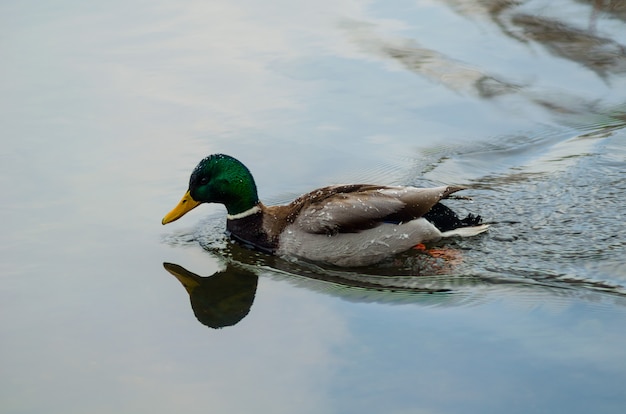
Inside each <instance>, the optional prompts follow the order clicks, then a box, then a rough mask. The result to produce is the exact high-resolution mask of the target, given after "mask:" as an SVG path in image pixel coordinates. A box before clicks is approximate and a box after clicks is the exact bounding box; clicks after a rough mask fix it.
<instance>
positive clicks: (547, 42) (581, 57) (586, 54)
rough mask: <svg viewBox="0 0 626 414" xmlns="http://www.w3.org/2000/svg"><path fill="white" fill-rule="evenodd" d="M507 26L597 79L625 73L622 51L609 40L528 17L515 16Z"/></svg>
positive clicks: (624, 58) (625, 66)
mask: <svg viewBox="0 0 626 414" xmlns="http://www.w3.org/2000/svg"><path fill="white" fill-rule="evenodd" d="M511 22H512V24H514V25H515V26H517V27H518V28H519V29H521V30H522V36H523V37H525V38H527V39H529V40H533V41H535V42H538V43H541V44H542V45H543V46H544V47H545V48H546V49H548V50H549V51H550V52H551V53H552V54H554V55H556V56H559V57H562V58H566V59H569V60H572V61H575V62H578V63H580V64H582V65H584V66H585V67H587V68H589V69H591V70H593V71H594V72H596V73H597V74H598V75H599V76H600V77H603V78H604V77H605V76H606V75H607V73H624V72H626V49H625V48H624V46H623V45H621V44H619V43H617V42H615V41H614V40H612V39H608V38H605V37H600V36H596V35H594V34H592V33H590V32H586V31H583V30H579V29H576V28H574V27H571V26H567V25H566V24H564V23H561V22H559V21H557V20H551V19H546V18H543V17H539V16H532V15H528V14H515V15H513V16H512V18H511Z"/></svg>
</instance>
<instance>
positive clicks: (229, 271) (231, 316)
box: [163, 263, 259, 328]
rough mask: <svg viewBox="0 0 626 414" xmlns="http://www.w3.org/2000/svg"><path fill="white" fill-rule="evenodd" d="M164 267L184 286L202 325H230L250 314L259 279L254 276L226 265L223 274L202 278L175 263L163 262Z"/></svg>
mask: <svg viewBox="0 0 626 414" xmlns="http://www.w3.org/2000/svg"><path fill="white" fill-rule="evenodd" d="M163 267H165V270H167V271H168V272H169V273H171V274H172V275H174V276H175V277H176V279H178V281H179V282H180V283H182V284H183V286H184V287H185V289H186V290H187V293H189V299H190V300H191V308H192V309H193V313H194V314H195V315H196V318H197V319H198V321H200V323H202V324H203V325H206V326H208V327H211V328H223V327H225V326H232V325H235V324H236V323H238V322H239V321H240V320H242V319H243V318H244V317H245V316H246V315H247V314H248V313H249V312H250V308H251V307H252V302H254V296H255V294H256V288H257V284H258V280H259V277H258V276H257V275H255V274H254V273H252V272H250V271H248V270H245V269H242V268H238V267H236V266H228V267H227V268H226V270H224V271H221V272H216V273H215V274H214V275H212V276H209V277H202V276H199V275H197V274H195V273H192V272H190V271H188V270H187V269H185V268H184V267H182V266H179V265H177V264H173V263H163Z"/></svg>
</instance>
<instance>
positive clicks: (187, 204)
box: [161, 191, 201, 224]
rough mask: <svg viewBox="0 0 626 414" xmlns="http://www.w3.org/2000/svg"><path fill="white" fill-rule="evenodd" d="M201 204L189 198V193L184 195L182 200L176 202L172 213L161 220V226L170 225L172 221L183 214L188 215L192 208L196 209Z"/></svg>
mask: <svg viewBox="0 0 626 414" xmlns="http://www.w3.org/2000/svg"><path fill="white" fill-rule="evenodd" d="M200 204H201V203H200V202H199V201H196V200H194V199H193V198H191V194H189V191H187V192H186V193H185V195H184V196H183V198H181V200H180V201H179V202H178V205H177V206H176V207H174V209H173V210H172V211H170V212H169V213H167V214H166V215H165V217H163V220H161V224H167V223H171V222H172V221H175V220H178V219H179V218H181V217H182V216H184V215H185V214H187V213H189V212H190V211H191V210H193V209H194V208H196V207H198V206H199V205H200Z"/></svg>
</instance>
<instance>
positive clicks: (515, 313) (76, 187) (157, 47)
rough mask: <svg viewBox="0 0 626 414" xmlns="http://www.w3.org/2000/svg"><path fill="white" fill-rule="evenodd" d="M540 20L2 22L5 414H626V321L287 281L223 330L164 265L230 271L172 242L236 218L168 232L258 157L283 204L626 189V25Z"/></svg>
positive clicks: (606, 19) (32, 8)
mask: <svg viewBox="0 0 626 414" xmlns="http://www.w3.org/2000/svg"><path fill="white" fill-rule="evenodd" d="M504 3H509V4H514V3H518V2H504ZM519 3H520V5H519V6H517V5H515V6H511V7H509V8H505V9H506V10H504V9H499V10H500V11H499V12H498V13H494V12H493V10H494V7H495V6H498V5H499V4H503V2H498V1H495V0H494V1H446V2H432V1H419V2H391V3H389V2H374V3H372V2H339V3H338V2H328V1H326V2H312V3H310V4H306V5H304V4H296V3H292V2H286V1H283V2H270V3H267V2H239V3H232V2H209V3H207V2H202V1H183V2H168V1H160V2H157V3H150V4H142V3H139V2H128V1H125V2H108V3H100V4H96V3H84V4H83V3H75V2H69V1H66V2H60V3H59V2H57V3H55V4H52V3H50V4H45V5H44V4H35V3H28V2H13V3H6V4H3V5H2V6H0V34H1V35H0V39H1V40H0V51H1V54H2V56H3V58H2V64H0V79H1V80H0V96H1V98H0V125H2V140H3V141H2V142H3V144H4V145H3V147H2V149H1V150H0V172H1V174H0V187H1V188H2V191H1V192H0V194H2V195H1V196H0V197H1V198H2V203H0V211H1V212H2V215H3V217H4V221H3V229H2V232H1V233H0V253H1V257H2V260H1V261H0V274H1V275H2V276H0V279H1V281H2V283H1V284H0V303H1V304H2V305H0V326H1V327H2V328H1V329H0V339H1V340H0V344H1V345H0V351H1V352H0V355H1V356H0V365H1V366H2V370H1V371H2V373H1V374H0V401H2V403H0V407H1V409H0V411H5V410H6V411H7V412H18V411H32V412H41V411H46V412H50V413H54V412H63V413H67V412H87V411H88V412H103V413H104V412H106V413H110V412H144V411H151V412H172V411H174V410H176V411H182V410H187V411H190V412H196V411H202V412H206V411H207V410H210V411H215V412H235V413H236V412H249V411H250V408H251V407H252V408H253V409H255V410H256V411H259V412H285V413H287V412H289V413H292V412H315V413H318V412H357V411H358V412H381V411H385V412H415V411H416V410H414V409H415V408H416V407H420V408H419V409H418V410H417V411H418V412H433V413H435V412H458V409H459V407H463V408H464V409H465V411H469V412H502V411H506V412H516V411H519V412H529V411H533V410H534V409H537V410H538V409H542V408H545V409H551V410H552V411H564V412H620V408H621V407H623V405H624V396H623V395H622V392H621V391H622V388H623V387H622V386H621V385H622V384H623V383H624V379H625V378H624V373H625V372H626V367H625V366H624V363H623V361H626V358H625V356H626V355H624V349H623V346H622V344H623V343H624V342H625V340H626V337H625V335H626V334H625V333H624V332H623V329H617V328H618V327H621V326H623V323H622V322H623V320H624V319H625V316H626V314H625V312H624V307H623V306H622V305H620V304H617V303H611V301H607V302H603V301H600V302H596V301H595V300H594V299H593V298H591V299H590V298H586V297H584V295H583V296H577V295H574V296H567V295H565V296H564V297H559V296H558V295H554V296H547V297H546V299H545V301H544V302H543V303H542V302H540V301H539V300H538V297H537V296H533V295H530V296H529V297H528V298H527V297H525V296H523V295H521V296H519V295H517V296H516V295H515V294H504V295H503V298H502V299H501V300H496V299H494V298H493V296H489V298H490V300H486V301H478V303H474V304H468V305H467V306H459V305H458V304H457V305H456V306H451V305H448V306H436V305H434V304H432V303H429V304H427V305H426V304H423V303H422V304H420V303H414V304H403V305H395V306H391V305H389V304H387V303H382V304H381V303H370V302H367V301H366V302H361V303H360V302H358V301H354V300H347V301H343V300H338V299H337V297H336V296H333V295H328V294H327V293H319V292H318V291H316V289H311V288H310V287H308V286H306V284H301V283H299V282H294V281H293V280H290V279H289V278H288V277H287V278H285V277H284V276H283V277H276V276H275V275H272V274H266V273H263V272H262V274H261V275H260V276H261V277H260V281H259V287H258V293H257V298H256V300H255V303H254V305H253V309H252V312H251V313H250V314H249V315H248V316H247V317H246V318H245V319H243V320H242V321H241V322H240V323H239V324H237V325H236V326H234V327H231V328H228V329H226V328H225V329H222V330H218V331H212V330H209V329H207V328H206V327H204V326H202V325H200V324H199V323H198V322H197V321H196V320H195V319H194V318H193V315H192V313H191V311H190V308H189V303H188V301H186V298H185V297H184V295H185V292H184V291H183V290H182V289H181V287H180V285H179V283H178V282H177V281H176V280H173V278H171V277H170V276H169V275H167V274H166V273H165V272H164V270H163V269H162V267H161V263H162V262H163V261H164V260H168V261H172V262H176V263H181V264H184V265H185V266H188V267H190V268H192V269H200V270H201V272H200V273H202V274H207V275H208V274H212V273H213V272H215V271H216V270H217V268H218V267H219V266H220V264H219V263H218V262H217V260H216V259H215V258H214V257H213V256H211V255H210V254H208V253H206V252H205V251H203V250H201V249H200V248H198V247H197V245H196V244H195V243H187V244H185V243H181V245H179V246H175V247H171V246H170V245H167V244H164V243H162V242H161V240H162V234H163V232H167V233H168V234H169V232H172V233H175V232H176V231H182V232H184V231H185V229H187V228H189V227H191V226H194V225H195V224H196V223H197V221H198V219H199V218H200V217H203V216H205V215H206V214H208V213H210V212H211V211H213V212H221V211H222V210H221V208H220V207H218V206H213V207H206V208H203V209H202V210H201V209H198V211H194V212H192V213H190V217H189V219H188V220H187V221H186V222H184V223H177V224H176V225H175V226H176V227H173V228H171V229H167V230H163V229H162V228H161V227H160V225H159V220H160V218H161V217H162V215H163V213H164V212H165V211H166V210H167V209H168V208H169V207H170V206H171V203H172V202H173V201H176V200H177V199H178V197H179V196H180V194H181V193H182V191H183V190H184V188H183V187H184V185H185V183H186V181H187V179H188V173H189V170H190V169H191V168H192V167H193V165H195V164H196V162H197V161H198V159H199V158H201V157H202V156H204V155H206V154H208V153H210V152H214V151H223V152H230V153H233V154H241V157H242V158H245V160H246V162H247V163H249V164H250V166H251V167H253V170H254V173H255V176H256V178H257V180H258V183H259V188H260V192H261V195H262V196H263V197H264V198H269V199H270V200H271V199H272V198H275V199H276V198H280V199H282V198H289V197H290V196H291V195H295V194H298V193H300V192H302V191H305V190H308V189H310V188H311V187H313V186H315V185H321V184H325V183H327V182H339V181H343V180H347V179H350V180H353V179H354V180H361V179H363V180H370V179H372V180H373V179H379V180H382V181H385V182H393V183H406V182H408V181H412V180H415V179H416V178H415V176H414V174H415V173H416V172H420V173H421V172H425V178H426V179H427V180H431V181H441V180H443V181H448V180H455V181H456V180H457V177H462V179H465V180H468V181H470V180H474V179H475V180H480V179H482V180H483V181H482V182H483V183H485V182H487V180H486V179H485V176H489V174H490V173H491V174H493V175H494V176H493V177H492V178H493V182H495V183H498V184H500V183H503V182H504V183H514V182H515V181H514V178H515V176H514V174H512V173H511V171H510V170H511V169H517V170H521V173H520V177H524V178H523V179H520V182H521V183H522V184H523V186H524V189H525V191H529V190H528V189H529V188H532V187H533V186H534V185H535V184H536V183H535V182H533V181H532V177H533V175H532V174H544V175H545V174H556V173H561V172H563V171H567V170H568V169H569V168H571V167H572V166H573V165H576V163H577V162H578V158H576V156H577V155H580V154H581V153H589V154H597V153H601V157H597V158H598V160H597V161H595V162H597V163H599V165H598V164H593V163H591V166H592V167H598V166H599V167H600V170H601V172H603V173H606V174H610V172H611V171H614V170H615V168H616V167H617V168H618V169H619V168H621V166H622V165H623V162H624V146H623V144H621V142H623V140H621V138H623V130H622V131H621V132H616V133H615V135H612V136H610V137H609V138H607V139H603V138H601V137H596V138H594V139H586V138H585V137H584V136H581V135H580V134H581V130H582V131H584V132H587V130H586V129H585V128H586V127H589V128H590V129H592V131H591V133H592V134H593V133H597V130H596V128H599V127H601V126H606V125H612V122H613V121H614V120H611V119H610V115H611V114H610V113H611V112H615V113H614V114H613V115H611V116H614V117H619V116H620V114H621V116H622V119H623V113H624V110H623V102H624V91H625V90H626V84H625V81H624V79H625V78H624V76H623V70H622V68H623V66H620V65H623V54H622V55H620V53H619V48H618V46H617V45H625V44H626V31H625V30H623V28H624V20H623V18H620V16H622V15H620V14H618V13H615V12H599V13H597V14H595V15H594V16H595V17H594V19H595V20H590V19H592V8H591V6H590V2H585V1H558V2H544V1H528V2H519ZM495 9H497V7H495ZM490 10H491V12H490ZM538 10H539V11H541V19H539V20H537V19H536V20H534V21H533V20H532V19H531V21H529V20H528V19H527V18H526V17H527V16H529V15H531V16H532V15H533V14H535V13H536V12H537V11H538ZM557 18H560V19H563V21H562V23H563V28H564V29H567V30H568V33H572V34H580V35H581V36H586V37H584V39H587V40H588V41H590V42H592V43H593V42H600V43H601V42H602V39H609V41H607V42H605V46H606V47H605V49H603V50H608V52H610V53H609V55H610V54H611V53H612V54H613V57H614V58H615V60H614V62H613V63H611V62H609V63H610V64H608V65H607V66H606V67H603V68H602V70H598V69H594V67H593V66H591V65H590V63H589V61H587V60H585V59H584V58H585V57H584V56H579V55H576V54H573V53H572V52H571V50H572V48H570V46H571V45H567V44H559V43H558V42H547V41H545V40H542V36H541V35H542V33H541V27H543V26H545V24H544V23H546V22H551V21H553V20H554V19H557ZM442 27H443V28H445V30H442ZM531 29H532V30H531ZM459 33H462V34H463V35H462V37H460V36H459ZM544 34H545V33H544ZM574 46H576V45H574ZM574 49H575V48H574ZM588 50H591V51H593V50H595V49H588ZM390 51H391V52H393V53H389V52H390ZM603 56H604V55H603ZM420 59H422V60H423V59H426V63H427V64H424V62H422V63H421V64H419V63H420ZM441 71H443V72H446V74H447V75H448V76H447V77H438V76H437V73H439V72H441ZM480 79H488V80H494V79H495V80H497V81H498V82H499V83H498V82H495V83H493V82H492V83H489V82H488V83H487V84H488V85H487V86H493V85H494V84H495V85H496V86H498V85H499V86H501V87H502V90H501V92H503V93H501V94H493V95H492V96H488V94H485V93H484V90H480V89H478V88H477V86H476V85H477V83H476V80H480ZM481 91H482V92H483V93H482V94H481ZM504 92H506V93H504ZM509 92H510V93H509ZM619 105H622V107H621V109H620V107H619ZM572 114H573V115H572ZM602 132H607V133H609V131H604V130H603V131H602ZM619 134H621V135H619ZM516 139H519V140H520V143H519V144H517V143H516V141H515V140H516ZM533 139H534V140H535V141H534V142H533V141H532V140H533ZM529 140H530V142H529ZM498 145H501V147H498ZM494 150H499V151H501V152H500V153H499V154H500V155H501V156H500V157H498V162H497V163H495V162H494V160H493V154H494V153H498V152H497V151H494ZM429 157H432V159H431V158H429ZM589 158H590V159H592V160H594V159H595V158H592V157H589ZM426 161H428V162H430V163H431V164H432V165H428V164H427V163H426ZM524 174H526V175H524ZM528 177H531V178H528ZM619 177H620V176H619V175H618V176H615V177H613V178H619ZM574 179H576V177H574ZM575 181H576V180H572V181H569V182H570V183H571V182H575ZM592 184H593V182H592ZM507 185H510V184H507ZM508 188H509V189H508V190H507V191H510V192H513V191H514V189H511V188H512V187H508ZM538 188H546V185H545V184H544V186H543V187H542V185H539V186H538ZM547 188H553V187H549V186H547ZM492 205H493V204H492ZM585 205H586V204H585ZM181 229H183V230H181ZM544 234H549V233H548V232H546V233H544ZM504 236H506V234H505V235H504ZM477 243H478V242H477ZM502 246H503V248H506V249H509V250H510V251H511V255H512V256H513V255H514V254H515V251H514V249H513V247H512V246H513V245H512V244H510V245H502ZM613 246H617V245H613ZM566 248H567V252H568V254H572V252H575V246H574V247H572V246H566ZM615 248H616V250H615V254H616V255H619V254H620V253H621V251H620V250H617V247H615ZM526 253H529V252H528V251H526ZM530 253H532V250H531V251H530ZM543 254H544V255H545V253H543ZM523 257H524V258H525V259H528V260H531V258H532V257H533V256H532V255H528V256H523ZM602 257H604V256H602ZM548 259H549V257H547V259H546V260H548ZM572 262H573V263H572V265H571V267H572V268H573V269H576V268H577V267H580V266H587V267H588V268H589V269H590V270H589V271H588V272H589V273H591V272H597V273H600V274H601V273H602V272H605V273H609V276H607V278H614V279H612V280H618V279H617V278H618V276H619V277H624V276H623V275H624V270H623V265H621V266H620V264H619V263H618V262H609V261H599V262H591V263H582V264H581V263H580V262H577V261H576V260H572ZM533 264H534V263H533ZM522 265H524V263H522V264H521V265H520V267H521V266H522ZM620 275H621V276H620ZM599 279H605V278H604V277H600V278H599ZM481 292H482V291H481ZM502 293H503V292H502V291H498V290H497V289H496V290H495V293H494V294H493V295H495V296H497V295H498V294H502ZM374 302H375V301H374Z"/></svg>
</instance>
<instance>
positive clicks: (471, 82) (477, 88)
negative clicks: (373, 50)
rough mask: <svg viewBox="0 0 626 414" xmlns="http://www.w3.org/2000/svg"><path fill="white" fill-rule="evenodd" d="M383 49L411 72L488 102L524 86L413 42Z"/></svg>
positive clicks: (382, 46)
mask: <svg viewBox="0 0 626 414" xmlns="http://www.w3.org/2000/svg"><path fill="white" fill-rule="evenodd" d="M380 46H381V48H380V52H382V53H383V54H385V55H387V56H389V57H391V58H393V59H396V60H397V61H399V62H400V63H402V65H403V66H404V67H405V68H407V69H408V70H410V71H412V72H415V73H418V74H420V75H422V76H425V77H426V78H428V79H430V80H432V81H437V82H440V83H442V84H443V85H445V86H446V87H448V88H449V89H452V90H454V91H457V92H462V93H466V94H471V95H477V96H478V97H481V98H487V99H489V98H494V97H497V96H500V95H506V94H510V93H515V92H516V91H518V90H519V89H520V87H521V85H516V84H513V83H511V82H507V81H505V80H502V79H498V78H496V77H494V76H491V75H489V74H486V73H484V72H482V71H481V70H480V69H477V68H473V67H471V66H469V65H466V64H463V63H461V62H459V61H455V60H453V59H450V58H448V57H447V56H445V55H443V54H441V53H439V52H437V51H434V50H431V49H426V48H423V47H420V46H419V45H417V44H416V43H414V42H405V44H404V45H389V44H382V45H380Z"/></svg>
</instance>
